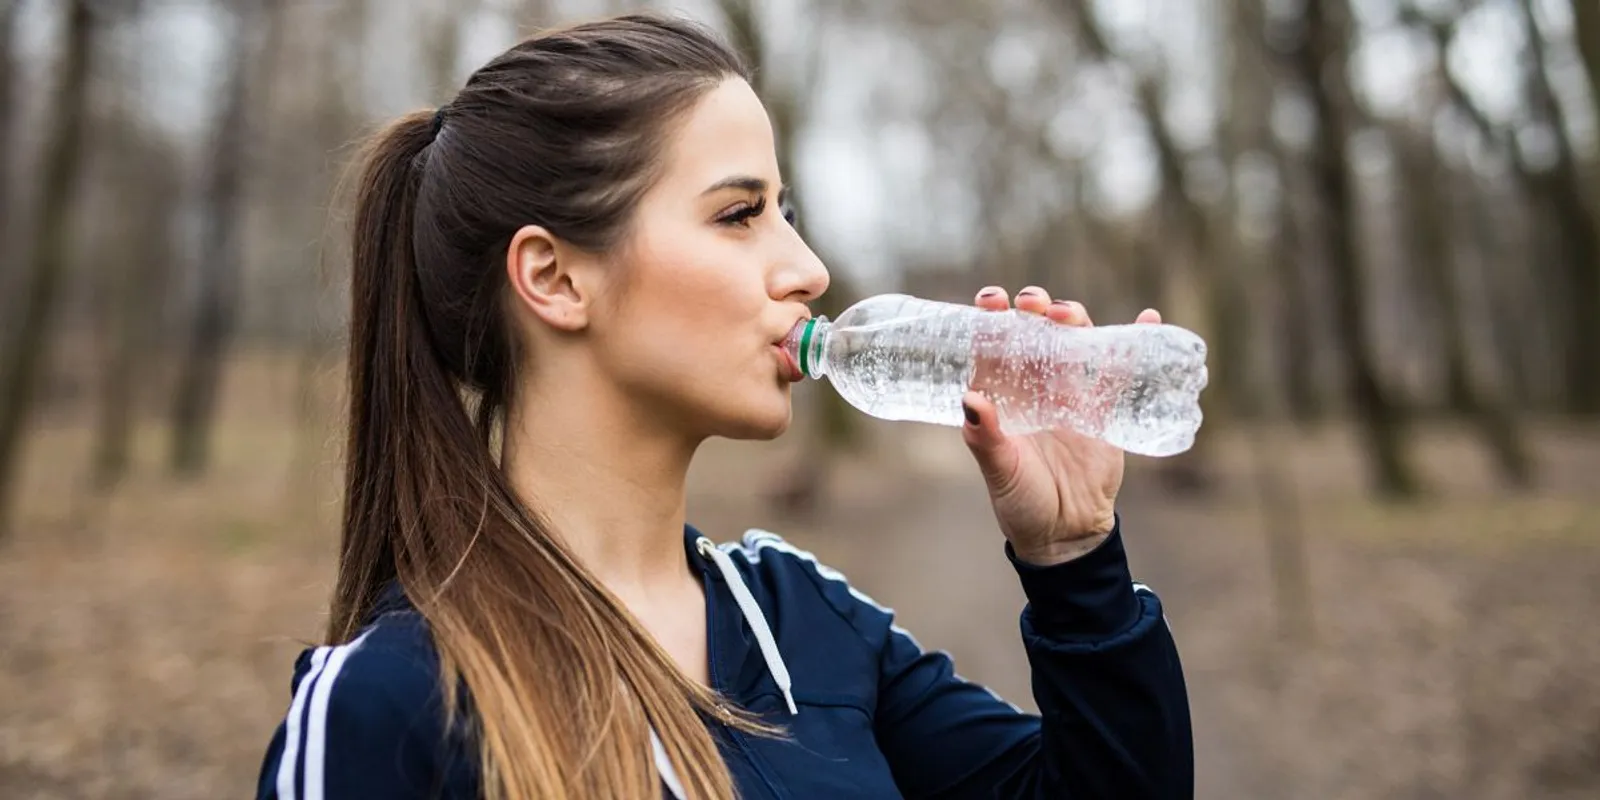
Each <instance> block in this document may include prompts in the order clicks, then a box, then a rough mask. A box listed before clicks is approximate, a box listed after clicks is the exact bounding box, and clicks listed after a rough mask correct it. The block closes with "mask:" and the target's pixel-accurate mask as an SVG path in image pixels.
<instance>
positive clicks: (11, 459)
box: [0, 0, 97, 539]
mask: <svg viewBox="0 0 1600 800" xmlns="http://www.w3.org/2000/svg"><path fill="white" fill-rule="evenodd" d="M66 19H67V22H66V26H65V28H64V31H63V40H62V61H61V67H60V73H61V82H60V84H59V85H58V87H57V89H56V95H55V98H54V102H53V107H54V108H53V114H52V119H51V122H50V131H49V135H48V136H47V137H45V145H44V154H43V157H42V159H41V160H42V166H43V172H42V177H41V181H40V191H39V217H38V219H37V221H36V222H35V224H34V229H33V241H32V242H31V245H32V246H31V247H30V248H29V252H30V253H31V256H30V257H31V262H30V266H29V269H28V273H27V275H26V278H27V288H26V291H25V293H24V294H23V295H21V300H22V306H21V308H20V311H19V315H20V322H19V324H18V326H17V328H16V330H15V332H14V333H13V335H12V336H11V337H10V339H9V340H8V341H6V342H5V343H4V344H5V349H4V352H3V353H0V387H3V391H4V394H3V395H0V539H3V538H4V537H5V536H6V534H7V533H8V532H9V531H10V526H11V523H12V511H13V509H12V502H13V499H14V498H15V496H16V495H15V492H16V489H17V485H16V484H17V475H18V471H17V467H18V465H19V464H20V463H21V456H22V443H23V433H24V432H25V431H26V430H27V423H28V420H29V419H30V417H31V414H32V412H33V405H34V399H35V395H36V394H37V392H38V387H39V383H40V381H41V379H42V377H43V375H44V372H45V368H46V367H47V366H48V365H49V364H50V354H51V345H52V343H53V339H54V337H53V335H52V334H53V327H54V323H55V318H56V311H57V308H56V306H57V304H58V300H59V294H60V292H61V288H62V286H63V285H65V283H66V278H67V270H68V268H69V260H70V253H71V247H72V242H71V240H70V236H69V235H68V231H69V228H70V224H71V216H72V213H71V212H72V208H73V202H74V198H75V196H76V193H77V189H78V183H79V174H80V172H81V171H82V168H83V164H84V146H83V141H84V129H85V127H86V126H85V117H86V116H87V113H88V105H89V75H90V72H91V69H92V67H93V63H94V53H95V51H96V49H97V48H96V43H95V34H96V30H97V21H96V19H95V17H94V12H93V10H92V9H91V8H90V2H89V0H71V2H70V4H69V5H68V6H67V14H66Z"/></svg>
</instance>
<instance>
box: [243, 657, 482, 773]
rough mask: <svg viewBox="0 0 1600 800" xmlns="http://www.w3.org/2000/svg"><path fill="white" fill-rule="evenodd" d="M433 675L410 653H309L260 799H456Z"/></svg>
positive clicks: (265, 767) (265, 766)
mask: <svg viewBox="0 0 1600 800" xmlns="http://www.w3.org/2000/svg"><path fill="white" fill-rule="evenodd" d="M433 679H434V676H433V675H432V674H431V673H430V672H428V671H427V670H426V669H424V668H422V667H421V666H419V665H418V664H417V663H416V662H415V660H414V659H412V658H410V657H409V656H408V655H407V654H402V653H395V652H386V651H385V650H384V649H382V648H374V647H366V648H364V647H363V646H362V642H361V640H357V641H356V642H353V643H352V644H347V645H343V646H340V647H323V648H317V649H316V650H315V651H307V652H306V653H305V654H303V655H302V656H301V657H300V662H299V665H298V667H297V669H296V680H295V691H294V697H293V700H292V701H291V702H290V705H289V710H288V713H287V715H286V716H285V718H284V720H283V721H282V722H281V723H280V724H279V725H278V728H277V731H276V732H275V733H274V735H273V737H272V741H271V743H270V744H269V745H268V748H267V753H266V757H265V759H264V760H263V762H262V766H261V773H260V777H259V782H258V785H257V789H256V797H257V800H305V798H319V797H320V798H323V799H324V800H367V798H372V799H373V800H377V798H384V799H385V800H422V798H429V800H435V799H437V798H452V797H454V796H455V795H453V794H451V792H450V791H449V790H450V788H451V787H450V786H449V785H447V784H446V782H445V781H444V780H443V778H444V775H443V773H442V772H441V770H440V768H439V767H440V764H441V760H442V759H441V755H442V754H443V753H444V751H443V750H442V747H443V746H444V741H445V740H444V737H443V736H442V735H441V734H442V715H441V713H440V710H439V705H438V696H439V693H438V692H437V691H435V690H434V687H433V686H432V680H433Z"/></svg>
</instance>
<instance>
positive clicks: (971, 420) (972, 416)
mask: <svg viewBox="0 0 1600 800" xmlns="http://www.w3.org/2000/svg"><path fill="white" fill-rule="evenodd" d="M961 413H963V414H966V415H967V424H968V425H977V424H978V412H977V411H975V410H974V409H973V408H972V406H970V405H967V403H966V402H962V403H961Z"/></svg>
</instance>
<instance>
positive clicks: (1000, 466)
mask: <svg viewBox="0 0 1600 800" xmlns="http://www.w3.org/2000/svg"><path fill="white" fill-rule="evenodd" d="M961 409H962V411H963V412H964V413H965V414H966V417H967V424H966V425H964V426H962V428H961V439H962V441H964V442H966V443H967V449H968V450H971V451H972V457H973V459H974V460H976V461H977V462H978V471H979V472H980V473H982V475H983V480H984V482H985V483H987V484H988V485H989V490H990V491H991V492H994V493H997V494H998V493H1002V492H1004V491H1005V490H1006V488H1007V487H1009V486H1010V485H1011V484H1012V482H1013V481H1014V479H1015V476H1016V472H1017V445H1016V443H1015V442H1013V441H1012V440H1011V439H1010V437H1008V436H1006V435H1005V433H1004V432H1002V431H1001V430H1000V416H999V410H998V409H996V408H995V406H994V403H991V402H989V399H988V398H986V397H984V396H983V395H981V394H979V393H977V392H967V393H966V395H965V396H963V397H962V398H961Z"/></svg>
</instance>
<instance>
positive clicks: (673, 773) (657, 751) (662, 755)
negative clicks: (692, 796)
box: [650, 725, 688, 800]
mask: <svg viewBox="0 0 1600 800" xmlns="http://www.w3.org/2000/svg"><path fill="white" fill-rule="evenodd" d="M650 752H651V754H652V755H653V756H654V757H655V760H656V771H657V772H659V773H661V782H662V783H665V784H666V785H667V791H669V792H672V796H673V797H674V798H676V800H684V799H685V798H686V797H688V795H686V794H684V792H683V782H682V781H680V780H678V770H677V769H675V768H674V767H673V766H672V759H670V758H667V748H666V747H665V746H663V745H662V744H661V737H660V736H657V735H656V726H654V725H651V726H650Z"/></svg>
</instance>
